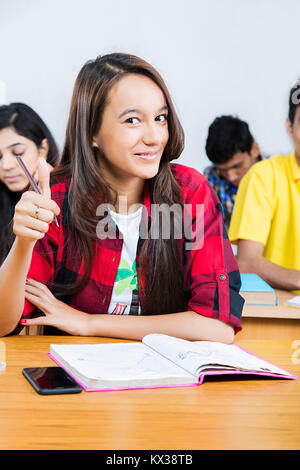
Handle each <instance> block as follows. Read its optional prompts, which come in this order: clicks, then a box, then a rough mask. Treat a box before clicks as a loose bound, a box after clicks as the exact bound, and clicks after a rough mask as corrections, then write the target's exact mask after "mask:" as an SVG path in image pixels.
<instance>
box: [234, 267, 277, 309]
mask: <svg viewBox="0 0 300 470" xmlns="http://www.w3.org/2000/svg"><path fill="white" fill-rule="evenodd" d="M241 281H242V286H241V290H240V294H241V296H242V297H244V299H245V305H278V297H277V293H276V291H275V290H274V289H273V287H271V286H270V285H269V284H268V283H267V282H266V281H264V280H263V279H262V278H261V277H260V276H258V275H257V274H255V273H241Z"/></svg>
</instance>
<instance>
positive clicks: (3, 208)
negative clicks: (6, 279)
mask: <svg viewBox="0 0 300 470" xmlns="http://www.w3.org/2000/svg"><path fill="white" fill-rule="evenodd" d="M7 127H10V128H12V129H13V130H14V131H15V132H16V133H17V134H19V135H21V136H23V137H26V138H27V139H30V140H31V141H33V142H34V143H35V145H36V146H37V147H38V148H40V146H41V144H42V141H43V140H44V139H47V141H48V145H49V151H48V154H47V161H48V163H49V164H50V165H52V166H55V165H56V163H57V162H58V158H59V154H58V149H57V146H56V143H55V141H54V138H53V136H52V134H51V132H50V131H49V129H48V127H47V126H46V124H45V123H44V122H43V120H42V119H41V118H40V116H39V115H38V114H37V113H36V112H35V111H34V110H33V109H32V108H30V106H28V105H26V104H24V103H11V104H8V105H3V106H0V130H2V129H5V128H7ZM20 197H21V193H20V192H13V191H10V190H9V189H8V188H7V186H6V185H5V184H4V183H2V182H1V181H0V220H1V225H0V265H1V264H2V263H3V261H4V259H5V258H6V256H7V254H8V252H9V250H10V248H11V246H12V243H13V241H14V234H13V231H12V223H11V221H12V218H13V215H14V209H15V205H16V204H17V202H18V201H19V199H20Z"/></svg>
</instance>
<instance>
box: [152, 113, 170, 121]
mask: <svg viewBox="0 0 300 470" xmlns="http://www.w3.org/2000/svg"><path fill="white" fill-rule="evenodd" d="M167 120H168V115H167V114H159V116H157V117H156V118H155V121H160V122H165V121H167Z"/></svg>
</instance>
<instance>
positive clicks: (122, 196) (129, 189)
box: [116, 179, 144, 214]
mask: <svg viewBox="0 0 300 470" xmlns="http://www.w3.org/2000/svg"><path fill="white" fill-rule="evenodd" d="M143 190H144V180H142V179H138V180H137V181H135V182H132V184H130V185H128V186H124V187H120V186H119V187H118V201H117V204H116V212H118V213H119V214H131V213H133V212H135V211H136V210H137V207H136V204H142V202H143Z"/></svg>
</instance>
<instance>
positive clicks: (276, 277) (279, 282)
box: [236, 241, 300, 290]
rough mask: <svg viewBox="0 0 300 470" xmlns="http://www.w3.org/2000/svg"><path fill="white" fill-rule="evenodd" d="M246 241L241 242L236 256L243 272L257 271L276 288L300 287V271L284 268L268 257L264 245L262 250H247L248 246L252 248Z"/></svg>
mask: <svg viewBox="0 0 300 470" xmlns="http://www.w3.org/2000/svg"><path fill="white" fill-rule="evenodd" d="M245 242H246V241H245ZM245 242H244V241H243V243H239V246H238V252H237V257H236V259H237V263H238V265H239V269H240V271H241V272H242V273H251V272H253V273H256V274H258V275H259V276H260V277H261V278H263V279H264V280H265V281H266V282H267V283H268V284H270V285H271V286H272V287H274V288H275V289H284V290H298V289H300V271H298V270H296V269H288V268H284V267H283V266H280V265H278V264H275V263H272V262H271V261H269V260H268V259H266V258H265V257H264V256H263V255H262V250H263V245H261V246H262V249H261V252H258V251H257V250H256V251H255V252H252V251H251V250H250V251H247V246H249V247H250V248H251V245H248V244H246V243H245ZM250 243H251V244H252V242H250ZM254 243H255V242H254Z"/></svg>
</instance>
